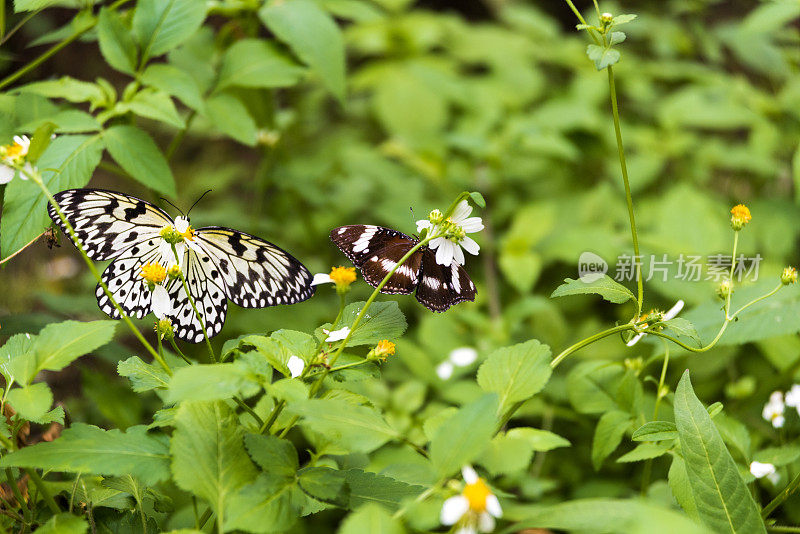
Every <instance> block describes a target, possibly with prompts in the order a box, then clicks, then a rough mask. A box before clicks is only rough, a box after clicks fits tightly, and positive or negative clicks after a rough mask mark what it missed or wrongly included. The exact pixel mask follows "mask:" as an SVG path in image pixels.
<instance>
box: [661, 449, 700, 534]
mask: <svg viewBox="0 0 800 534" xmlns="http://www.w3.org/2000/svg"><path fill="white" fill-rule="evenodd" d="M667 481H668V482H669V489H670V490H671V491H672V495H673V496H674V497H675V500H676V501H677V502H678V504H679V505H680V507H681V508H683V511H684V512H686V515H688V516H689V517H691V518H692V519H695V520H696V521H697V522H698V523H699V522H700V515H699V514H698V513H697V502H696V501H695V499H694V493H692V486H691V484H690V483H689V475H687V474H686V463H685V462H684V461H683V458H682V457H681V456H680V455H679V454H675V453H673V455H672V464H670V466H669V473H668V474H667Z"/></svg>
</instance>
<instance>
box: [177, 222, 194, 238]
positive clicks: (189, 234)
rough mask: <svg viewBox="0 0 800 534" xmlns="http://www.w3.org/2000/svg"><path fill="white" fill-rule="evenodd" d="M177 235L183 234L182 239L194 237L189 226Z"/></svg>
mask: <svg viewBox="0 0 800 534" xmlns="http://www.w3.org/2000/svg"><path fill="white" fill-rule="evenodd" d="M178 235H180V236H183V238H184V239H188V240H189V241H192V240H193V239H194V229H193V228H192V227H191V226H188V227H187V228H186V231H185V232H183V233H180V232H179V233H178Z"/></svg>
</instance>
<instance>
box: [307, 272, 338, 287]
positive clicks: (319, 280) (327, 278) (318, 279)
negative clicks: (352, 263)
mask: <svg viewBox="0 0 800 534" xmlns="http://www.w3.org/2000/svg"><path fill="white" fill-rule="evenodd" d="M332 283H333V280H331V275H329V274H328V273H317V274H315V275H314V279H313V280H312V281H311V285H312V286H318V285H320V284H332Z"/></svg>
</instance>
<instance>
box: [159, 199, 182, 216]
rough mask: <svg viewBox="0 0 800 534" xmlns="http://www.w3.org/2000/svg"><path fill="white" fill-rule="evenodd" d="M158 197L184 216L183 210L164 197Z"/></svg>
mask: <svg viewBox="0 0 800 534" xmlns="http://www.w3.org/2000/svg"><path fill="white" fill-rule="evenodd" d="M160 198H161V200H163V201H164V202H166V203H167V204H169V205H170V206H172V207H173V208H175V209H176V210H178V213H180V214H181V216H182V217H185V215H184V214H183V211H182V210H181V209H180V208H179V207H178V206H176V205H175V204H173V203H172V202H170V201H169V200H167V199H166V198H164V197H160Z"/></svg>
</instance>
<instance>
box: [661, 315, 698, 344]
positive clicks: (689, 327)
mask: <svg viewBox="0 0 800 534" xmlns="http://www.w3.org/2000/svg"><path fill="white" fill-rule="evenodd" d="M664 326H666V327H667V328H668V329H670V330H672V331H673V332H674V333H675V334H677V336H678V337H688V338H690V339H691V340H692V341H694V342H696V343H697V345H698V346H702V345H703V342H702V341H701V340H700V335H699V334H698V333H697V330H696V329H695V327H694V325H693V324H692V323H691V322H689V321H688V320H686V319H684V318H683V317H675V318H674V319H670V320H669V321H664Z"/></svg>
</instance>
